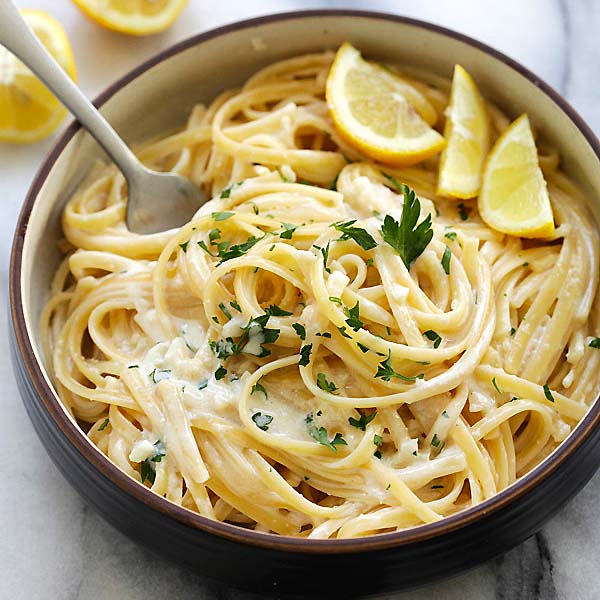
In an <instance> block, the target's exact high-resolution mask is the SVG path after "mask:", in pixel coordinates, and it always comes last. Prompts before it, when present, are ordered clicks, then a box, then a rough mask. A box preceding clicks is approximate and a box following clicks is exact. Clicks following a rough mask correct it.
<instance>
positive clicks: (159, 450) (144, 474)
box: [140, 440, 166, 485]
mask: <svg viewBox="0 0 600 600" xmlns="http://www.w3.org/2000/svg"><path fill="white" fill-rule="evenodd" d="M154 447H155V454H154V456H152V457H150V458H147V459H146V460H144V461H143V462H142V463H141V465H140V476H141V478H142V483H144V482H146V481H148V482H149V483H150V485H154V482H155V481H156V467H155V466H154V465H153V464H152V463H157V462H160V461H161V460H162V459H163V456H165V455H166V453H165V451H164V446H163V445H162V443H161V441H160V440H158V441H157V442H155V444H154Z"/></svg>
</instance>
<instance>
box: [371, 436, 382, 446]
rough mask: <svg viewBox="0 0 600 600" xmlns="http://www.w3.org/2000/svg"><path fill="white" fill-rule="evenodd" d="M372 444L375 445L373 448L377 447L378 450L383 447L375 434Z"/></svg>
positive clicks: (379, 437)
mask: <svg viewBox="0 0 600 600" xmlns="http://www.w3.org/2000/svg"><path fill="white" fill-rule="evenodd" d="M373 444H375V446H377V447H378V448H381V446H383V438H382V437H381V436H380V435H379V434H377V433H376V434H375V435H374V436H373Z"/></svg>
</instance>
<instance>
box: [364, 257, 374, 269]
mask: <svg viewBox="0 0 600 600" xmlns="http://www.w3.org/2000/svg"><path fill="white" fill-rule="evenodd" d="M372 264H373V259H372V258H368V259H367V260H366V262H365V266H367V267H370V266H371V265H372Z"/></svg>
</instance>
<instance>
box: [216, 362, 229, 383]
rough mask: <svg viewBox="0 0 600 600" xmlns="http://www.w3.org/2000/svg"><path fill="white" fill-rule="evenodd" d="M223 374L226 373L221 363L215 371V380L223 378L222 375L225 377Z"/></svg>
mask: <svg viewBox="0 0 600 600" xmlns="http://www.w3.org/2000/svg"><path fill="white" fill-rule="evenodd" d="M225 375H227V369H226V368H225V367H224V366H223V365H221V366H220V367H219V368H218V369H217V370H216V371H215V379H216V380H217V381H219V379H223V377H225Z"/></svg>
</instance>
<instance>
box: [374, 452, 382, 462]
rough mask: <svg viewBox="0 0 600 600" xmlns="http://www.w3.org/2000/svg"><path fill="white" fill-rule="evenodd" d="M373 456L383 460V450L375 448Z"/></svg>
mask: <svg viewBox="0 0 600 600" xmlns="http://www.w3.org/2000/svg"><path fill="white" fill-rule="evenodd" d="M373 456H374V457H375V458H379V459H380V460H381V452H380V451H379V450H375V452H373Z"/></svg>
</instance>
